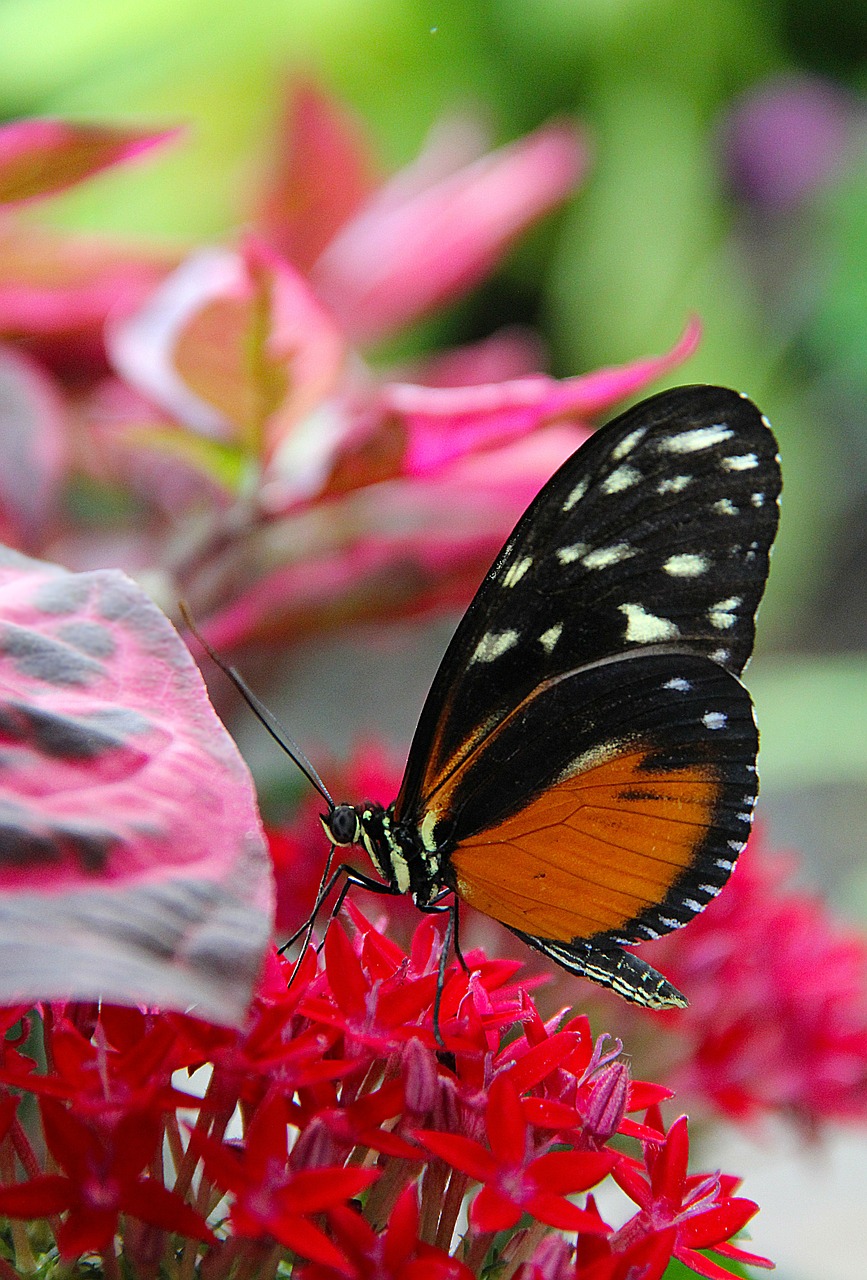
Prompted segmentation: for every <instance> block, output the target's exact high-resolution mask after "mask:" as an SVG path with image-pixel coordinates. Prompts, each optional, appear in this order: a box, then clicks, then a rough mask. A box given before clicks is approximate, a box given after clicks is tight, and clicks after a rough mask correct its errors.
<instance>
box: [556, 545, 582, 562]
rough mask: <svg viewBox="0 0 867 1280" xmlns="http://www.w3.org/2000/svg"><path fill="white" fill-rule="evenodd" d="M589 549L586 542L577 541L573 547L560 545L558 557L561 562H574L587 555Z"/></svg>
mask: <svg viewBox="0 0 867 1280" xmlns="http://www.w3.org/2000/svg"><path fill="white" fill-rule="evenodd" d="M589 550H590V548H589V547H588V546H587V543H586V542H575V543H573V544H572V546H571V547H560V549H559V551H558V552H557V559H558V560H559V561H560V563H561V564H574V563H575V561H576V560H580V559H581V557H582V556H586V554H587V552H588V551H589Z"/></svg>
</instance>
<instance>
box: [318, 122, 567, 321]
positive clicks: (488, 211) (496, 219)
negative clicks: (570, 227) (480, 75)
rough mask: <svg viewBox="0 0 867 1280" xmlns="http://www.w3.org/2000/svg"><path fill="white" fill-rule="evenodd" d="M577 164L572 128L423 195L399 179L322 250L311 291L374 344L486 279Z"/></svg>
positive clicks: (535, 139)
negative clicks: (313, 289)
mask: <svg viewBox="0 0 867 1280" xmlns="http://www.w3.org/2000/svg"><path fill="white" fill-rule="evenodd" d="M585 163H586V157H585V152H584V147H583V144H582V143H581V141H580V139H579V137H578V135H577V133H576V131H575V129H574V128H572V127H571V126H569V125H566V124H551V125H547V126H546V127H544V128H542V129H539V130H537V132H536V133H533V134H530V135H528V136H527V137H526V138H522V139H520V140H519V141H517V142H514V143H512V144H511V145H510V146H506V147H502V148H501V149H500V150H499V151H494V152H492V153H491V154H490V155H487V156H484V157H483V158H482V159H480V160H476V161H475V162H474V163H472V164H470V165H467V166H466V167H465V168H462V169H460V170H458V172H456V173H453V174H450V175H449V176H447V177H444V178H441V179H440V180H439V181H436V182H435V183H433V184H432V185H429V186H426V187H423V188H421V189H418V187H415V189H410V190H409V191H407V186H408V185H409V186H410V187H412V186H413V185H414V184H413V183H412V181H410V183H409V184H407V183H406V177H405V174H398V175H397V177H396V178H395V179H393V180H392V182H391V184H389V185H388V186H387V187H385V188H383V190H382V191H381V192H380V193H379V194H378V195H377V196H376V197H374V199H373V200H371V201H370V202H369V203H368V204H367V205H366V206H364V207H363V208H362V209H361V210H360V211H359V212H358V213H357V214H356V216H355V217H354V218H352V219H351V220H350V221H349V222H348V223H346V225H345V226H344V227H343V228H342V230H341V231H340V232H339V234H338V235H337V236H336V237H335V239H334V240H333V241H332V243H331V244H330V245H329V247H328V248H327V249H326V251H325V252H324V253H323V255H322V257H321V258H320V259H319V262H318V263H317V264H316V267H315V268H314V272H313V279H314V282H315V283H316V286H317V289H318V292H319V293H320V295H321V296H322V297H323V298H324V300H325V301H326V302H327V303H328V305H329V306H330V307H331V308H332V310H333V311H334V312H335V314H336V315H337V316H338V317H339V318H340V320H341V322H342V323H343V325H344V326H345V328H346V329H347V331H348V332H349V333H350V334H352V335H353V337H354V338H355V339H356V340H357V341H362V342H370V341H372V340H374V339H376V338H379V337H381V336H382V335H383V334H385V333H387V332H389V331H391V330H393V329H396V328H397V327H398V326H400V325H402V324H406V323H407V322H408V321H409V320H411V319H413V318H415V317H416V316H418V315H420V314H422V313H423V312H425V311H428V310H429V309H430V308H432V307H434V306H436V305H438V304H439V303H441V302H444V301H445V300H446V299H448V298H451V297H453V296H454V295H455V294H458V293H461V292H463V291H465V290H466V289H467V288H469V287H470V286H471V285H473V284H474V283H475V282H476V281H477V280H479V279H481V278H482V276H484V275H486V274H487V272H488V271H489V270H490V269H491V267H492V266H493V265H494V263H495V262H496V261H497V259H498V258H499V257H500V255H501V254H502V253H503V251H504V249H505V248H506V246H507V245H508V244H509V243H510V242H511V241H512V240H513V239H514V238H515V237H516V236H517V235H518V233H519V232H520V231H522V230H523V229H524V228H525V227H526V226H528V225H529V224H530V223H531V222H532V221H533V220H534V219H536V218H538V217H539V216H540V215H541V214H543V213H545V212H547V210H549V209H551V208H552V207H553V206H554V205H556V204H557V203H559V201H561V200H562V199H563V198H564V197H565V196H566V195H567V194H568V193H569V191H570V190H571V189H572V187H573V186H574V184H575V183H576V181H577V180H578V177H579V176H580V174H581V172H582V170H583V168H584V165H585ZM421 167H422V166H421V165H419V166H418V168H419V169H421Z"/></svg>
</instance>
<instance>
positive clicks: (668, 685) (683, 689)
mask: <svg viewBox="0 0 867 1280" xmlns="http://www.w3.org/2000/svg"><path fill="white" fill-rule="evenodd" d="M662 687H663V689H674V690H675V692H677V693H689V691H690V689H691V688H692V685H691V684H690V682H689V681H688V680H684V678H683V676H672V678H671V679H670V680H666V682H665V684H664V685H663V686H662Z"/></svg>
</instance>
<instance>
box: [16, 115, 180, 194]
mask: <svg viewBox="0 0 867 1280" xmlns="http://www.w3.org/2000/svg"><path fill="white" fill-rule="evenodd" d="M177 133H178V130H177V129H163V130H161V131H159V132H154V131H152V130H149V129H127V128H124V127H123V126H119V125H102V124H80V123H75V122H73V121H67V120H47V119H42V120H15V121H13V123H12V124H7V125H5V126H4V127H3V128H0V204H20V203H21V202H23V201H26V200H35V199H38V198H40V197H42V196H50V195H55V194H56V193H57V192H58V191H65V190H66V189H67V187H72V186H75V184H76V183H78V182H82V181H83V180H84V179H85V178H89V177H91V176H92V175H93V174H95V173H99V171H100V169H108V168H110V167H111V166H112V165H115V164H119V163H121V161H123V160H131V159H132V158H133V157H134V156H138V155H140V154H141V153H142V152H143V151H148V150H150V148H151V147H155V146H157V145H159V143H161V142H166V141H167V140H168V139H169V138H174V137H176V136H177Z"/></svg>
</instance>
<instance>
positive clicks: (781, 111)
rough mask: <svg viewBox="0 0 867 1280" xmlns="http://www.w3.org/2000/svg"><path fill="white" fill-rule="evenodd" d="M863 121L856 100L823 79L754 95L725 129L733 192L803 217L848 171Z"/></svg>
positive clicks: (769, 86)
mask: <svg viewBox="0 0 867 1280" xmlns="http://www.w3.org/2000/svg"><path fill="white" fill-rule="evenodd" d="M858 114H859V113H858V108H857V105H856V103H855V101H854V100H853V99H852V98H850V97H848V96H847V95H846V94H845V93H843V92H842V91H841V90H840V89H839V88H838V87H837V86H836V85H834V84H832V83H831V82H830V81H827V80H822V79H820V78H819V77H818V76H808V75H786V76H779V77H775V78H774V79H772V80H767V81H765V82H764V83H763V84H761V85H759V86H757V87H755V88H753V89H751V90H750V91H749V92H748V93H746V94H744V95H743V96H742V97H741V99H740V100H739V101H738V102H737V103H736V104H735V106H734V107H733V108H732V110H731V112H730V114H729V116H728V119H727V120H726V122H725V125H724V127H723V134H722V145H723V164H724V167H725V170H726V174H727V177H728V180H729V182H730V184H731V186H732V188H733V189H734V191H735V192H736V193H737V194H738V195H739V196H740V197H741V198H742V199H744V200H747V201H750V202H751V203H752V204H754V205H755V206H757V207H758V208H761V209H763V210H765V211H766V212H769V213H785V212H788V211H791V210H793V209H797V208H798V207H799V206H800V205H802V204H803V203H804V202H805V201H806V200H808V199H809V198H810V197H811V196H812V195H813V193H814V192H815V191H817V190H819V189H820V188H821V187H823V186H826V185H827V184H828V183H829V182H831V181H833V179H834V178H835V177H836V176H837V174H838V173H839V172H840V170H841V169H842V167H843V165H844V164H845V161H846V157H847V153H848V152H849V149H850V145H851V142H852V137H853V134H854V132H855V127H856V125H857V121H858Z"/></svg>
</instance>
